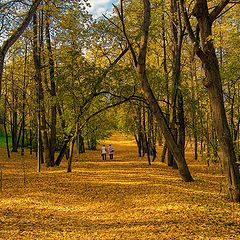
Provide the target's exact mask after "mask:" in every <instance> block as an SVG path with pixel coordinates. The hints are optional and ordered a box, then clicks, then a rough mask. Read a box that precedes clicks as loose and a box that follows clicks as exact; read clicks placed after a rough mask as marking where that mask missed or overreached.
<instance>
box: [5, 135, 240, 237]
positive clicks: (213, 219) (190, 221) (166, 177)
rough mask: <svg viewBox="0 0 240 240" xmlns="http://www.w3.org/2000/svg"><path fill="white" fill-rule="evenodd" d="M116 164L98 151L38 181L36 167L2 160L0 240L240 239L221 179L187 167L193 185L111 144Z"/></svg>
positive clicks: (120, 143)
mask: <svg viewBox="0 0 240 240" xmlns="http://www.w3.org/2000/svg"><path fill="white" fill-rule="evenodd" d="M104 143H105V144H109V143H111V144H113V146H114V149H115V154H114V160H113V161H109V160H107V161H101V156H100V151H99V150H98V151H87V153H85V154H81V155H80V156H77V155H76V156H75V159H74V163H73V172H72V173H66V161H64V162H63V163H62V165H61V166H60V167H58V168H53V169H46V168H45V167H43V169H42V172H41V173H40V174H38V173H36V166H37V165H36V159H35V157H32V158H30V157H29V155H28V156H25V157H20V156H19V155H17V154H16V155H14V156H13V157H12V158H11V159H10V160H7V159H6V158H5V156H4V155H3V153H2V155H1V158H0V159H1V160H0V161H1V162H0V163H1V166H2V169H3V192H2V193H0V239H14V240H16V239H56V240H58V239H83V240H84V239H88V240H93V239H106V240H107V239H132V240H137V239H143V240H145V239H181V240H182V239H240V228H239V225H240V206H239V205H237V204H233V203H230V202H228V200H227V199H225V197H224V196H225V195H224V193H223V192H221V191H220V190H221V186H222V185H223V177H222V176H221V175H220V174H217V173H216V172H215V174H213V171H212V170H211V169H208V168H207V167H206V166H205V165H204V164H200V163H197V164H196V163H194V164H193V163H190V170H191V171H192V173H193V175H194V178H195V180H196V181H195V182H193V183H183V182H182V180H181V179H180V178H179V176H178V172H177V171H176V170H172V169H170V168H168V167H167V166H166V165H165V164H162V163H160V162H159V160H158V161H157V162H156V163H154V164H153V165H152V166H151V167H150V166H148V164H147V160H146V158H145V159H142V158H140V159H139V158H138V157H137V154H136V153H137V150H136V146H135V143H134V141H133V140H132V139H128V138H125V137H119V136H118V137H116V136H114V137H113V138H112V139H111V140H108V141H105V142H104Z"/></svg>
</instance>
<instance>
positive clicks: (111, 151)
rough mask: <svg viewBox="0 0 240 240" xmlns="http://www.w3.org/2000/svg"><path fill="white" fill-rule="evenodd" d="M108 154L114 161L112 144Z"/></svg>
mask: <svg viewBox="0 0 240 240" xmlns="http://www.w3.org/2000/svg"><path fill="white" fill-rule="evenodd" d="M108 153H109V157H110V159H113V147H112V145H111V144H110V145H109V146H108Z"/></svg>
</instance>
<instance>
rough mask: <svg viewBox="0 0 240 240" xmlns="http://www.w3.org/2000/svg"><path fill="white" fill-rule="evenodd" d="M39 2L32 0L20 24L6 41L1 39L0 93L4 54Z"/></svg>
mask: <svg viewBox="0 0 240 240" xmlns="http://www.w3.org/2000/svg"><path fill="white" fill-rule="evenodd" d="M41 2H42V0H35V1H33V3H32V6H31V8H30V9H29V11H28V13H27V15H26V17H25V18H24V20H23V21H22V23H21V25H20V26H19V27H18V28H17V29H16V30H15V31H14V32H13V34H12V35H11V36H10V37H9V38H8V39H7V40H6V41H3V45H2V46H1V47H0V95H1V93H2V76H3V68H4V60H5V56H6V54H7V52H8V50H9V48H10V47H11V46H12V45H13V44H14V43H15V42H16V41H17V40H18V38H19V37H20V36H21V35H22V33H23V32H24V31H25V29H26V28H27V26H28V25H29V23H30V21H31V19H32V17H33V15H34V14H35V12H36V11H37V8H38V6H39V4H40V3H41Z"/></svg>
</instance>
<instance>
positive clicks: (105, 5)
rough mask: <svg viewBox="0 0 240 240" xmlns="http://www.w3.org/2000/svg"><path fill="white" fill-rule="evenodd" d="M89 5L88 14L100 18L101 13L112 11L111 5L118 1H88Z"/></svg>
mask: <svg viewBox="0 0 240 240" xmlns="http://www.w3.org/2000/svg"><path fill="white" fill-rule="evenodd" d="M89 3H90V4H91V8H90V12H91V13H92V14H93V15H94V16H97V17H99V16H101V15H102V14H103V13H106V12H111V11H112V7H113V6H112V4H113V3H114V4H117V3H118V0H89Z"/></svg>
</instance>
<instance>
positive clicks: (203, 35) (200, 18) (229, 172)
mask: <svg viewBox="0 0 240 240" xmlns="http://www.w3.org/2000/svg"><path fill="white" fill-rule="evenodd" d="M228 2H229V0H226V1H222V2H220V3H219V5H217V6H216V7H215V8H214V9H213V10H212V12H211V13H209V12H208V4H207V1H206V0H197V2H196V5H195V7H194V9H193V16H195V17H196V19H197V22H198V30H199V31H197V33H199V36H195V34H194V32H193V30H192V28H191V24H190V21H189V17H188V15H187V11H186V8H185V5H184V1H183V0H181V6H182V9H183V14H184V19H185V22H186V26H187V28H188V32H189V35H190V38H191V40H192V42H193V43H194V44H195V47H196V54H197V55H198V57H199V58H200V59H201V61H202V64H203V68H204V71H205V75H206V80H205V81H204V83H203V84H204V86H205V87H206V88H207V90H208V95H209V99H210V104H211V109H212V117H213V122H214V125H215V129H216V133H217V137H218V140H219V143H220V147H221V151H222V153H223V167H224V171H225V173H226V176H227V179H228V189H229V195H230V199H231V200H232V201H234V202H240V176H239V170H238V167H237V164H236V155H235V151H234V147H233V141H232V137H231V133H230V130H229V126H228V122H227V117H226V111H225V108H224V101H223V91H222V83H221V75H220V70H219V64H218V59H217V56H216V53H215V48H214V45H213V38H212V23H213V21H214V20H215V19H216V18H217V16H218V15H219V14H220V13H221V12H222V11H223V9H224V7H225V6H226V5H227V4H228ZM199 40H200V42H199Z"/></svg>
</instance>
